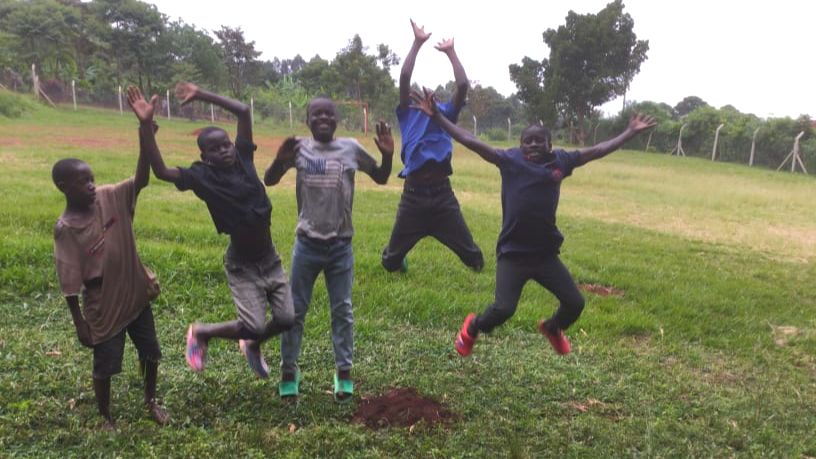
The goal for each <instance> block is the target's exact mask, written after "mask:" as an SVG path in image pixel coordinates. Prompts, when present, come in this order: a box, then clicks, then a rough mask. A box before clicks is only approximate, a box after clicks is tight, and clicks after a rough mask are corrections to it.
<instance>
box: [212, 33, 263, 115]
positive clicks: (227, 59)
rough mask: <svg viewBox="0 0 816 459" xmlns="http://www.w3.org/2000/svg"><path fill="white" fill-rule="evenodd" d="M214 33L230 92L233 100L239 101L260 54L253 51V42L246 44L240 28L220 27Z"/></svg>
mask: <svg viewBox="0 0 816 459" xmlns="http://www.w3.org/2000/svg"><path fill="white" fill-rule="evenodd" d="M214 33H215V36H216V37H218V40H219V41H220V43H221V49H222V52H223V58H224V65H226V67H227V73H228V75H229V85H230V91H231V92H232V96H233V97H234V98H236V99H240V98H241V96H242V95H243V92H244V86H245V83H246V81H247V79H248V77H249V73H250V72H252V71H253V70H254V68H253V67H254V66H255V65H256V63H257V60H256V58H257V57H258V56H260V55H261V53H260V51H255V42H254V41H250V42H247V41H246V40H245V39H244V31H243V30H241V28H240V27H238V28H234V29H233V28H231V27H227V26H221V30H216V31H215V32H214Z"/></svg>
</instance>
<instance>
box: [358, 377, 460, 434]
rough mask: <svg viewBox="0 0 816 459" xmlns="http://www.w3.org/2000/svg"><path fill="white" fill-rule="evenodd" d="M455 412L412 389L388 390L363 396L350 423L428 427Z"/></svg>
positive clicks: (445, 419) (449, 418)
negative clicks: (422, 424)
mask: <svg viewBox="0 0 816 459" xmlns="http://www.w3.org/2000/svg"><path fill="white" fill-rule="evenodd" d="M456 418H457V416H456V414H455V413H453V412H452V411H450V410H448V409H447V408H446V407H445V406H444V405H442V404H440V403H439V402H436V401H434V400H430V399H427V398H425V397H422V396H421V395H419V393H417V391H416V389H414V388H410V387H408V388H397V389H391V390H390V391H388V392H387V393H385V394H383V395H378V396H373V397H363V399H362V400H361V401H360V403H359V405H358V407H357V411H356V412H355V413H354V416H353V417H352V418H351V422H356V423H360V424H364V425H365V426H367V427H368V428H371V429H381V428H384V427H413V426H414V425H415V424H417V423H419V422H424V423H425V424H426V425H428V426H433V425H436V424H440V423H449V422H451V421H453V420H455V419H456Z"/></svg>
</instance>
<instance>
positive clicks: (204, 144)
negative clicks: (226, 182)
mask: <svg viewBox="0 0 816 459" xmlns="http://www.w3.org/2000/svg"><path fill="white" fill-rule="evenodd" d="M196 141H197V142H198V149H199V150H201V160H202V161H204V162H205V163H207V164H210V165H212V166H215V167H217V168H224V167H229V166H232V163H234V162H235V155H236V152H235V145H234V144H233V143H232V141H231V140H230V138H229V134H227V131H225V130H223V129H221V128H220V127H215V126H210V127H205V128H204V129H202V130H201V132H200V133H199V134H198V139H197V140H196Z"/></svg>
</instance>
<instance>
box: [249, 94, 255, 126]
mask: <svg viewBox="0 0 816 459" xmlns="http://www.w3.org/2000/svg"><path fill="white" fill-rule="evenodd" d="M249 121H250V123H252V125H253V126H254V125H255V98H254V97H250V98H249Z"/></svg>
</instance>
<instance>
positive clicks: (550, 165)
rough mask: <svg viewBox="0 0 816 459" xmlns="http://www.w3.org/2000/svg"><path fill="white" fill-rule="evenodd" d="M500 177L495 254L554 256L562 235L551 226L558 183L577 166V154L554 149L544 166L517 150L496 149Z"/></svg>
mask: <svg viewBox="0 0 816 459" xmlns="http://www.w3.org/2000/svg"><path fill="white" fill-rule="evenodd" d="M497 153H498V155H499V163H498V167H499V170H500V171H501V177H502V195H501V202H502V230H501V234H500V235H499V241H498V243H497V244H496V254H497V256H501V255H502V254H505V253H511V252H523V253H527V254H532V253H536V254H542V255H550V254H557V253H558V252H559V249H560V248H561V243H562V242H564V236H562V235H561V232H560V231H558V227H557V226H556V225H555V212H556V210H557V209H558V199H559V197H560V193H561V180H563V179H564V178H566V177H569V176H570V175H571V174H572V170H573V169H575V167H576V166H577V165H578V161H579V158H580V155H579V153H578V152H577V151H574V152H569V153H568V152H566V151H564V150H554V151H553V154H554V155H555V158H554V159H553V160H552V161H549V162H546V163H537V162H534V161H530V160H527V159H525V157H524V155H523V154H522V153H521V149H519V148H512V149H510V150H504V151H502V150H499V151H497Z"/></svg>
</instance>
